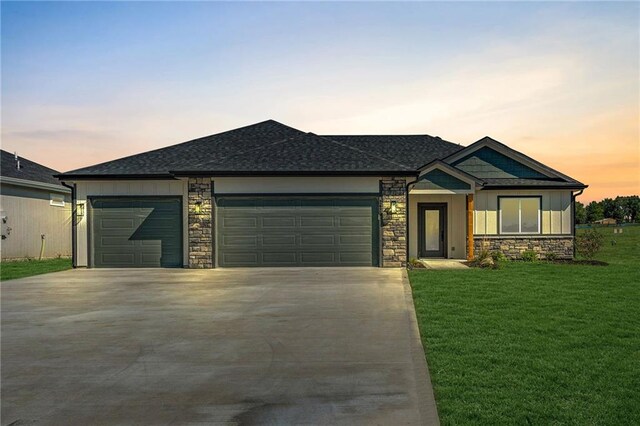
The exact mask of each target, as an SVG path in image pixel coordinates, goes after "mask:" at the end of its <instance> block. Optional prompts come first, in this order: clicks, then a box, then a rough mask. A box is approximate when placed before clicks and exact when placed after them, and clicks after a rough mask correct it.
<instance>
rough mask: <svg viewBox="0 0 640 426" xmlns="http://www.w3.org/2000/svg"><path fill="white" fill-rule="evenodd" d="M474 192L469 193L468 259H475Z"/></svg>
mask: <svg viewBox="0 0 640 426" xmlns="http://www.w3.org/2000/svg"><path fill="white" fill-rule="evenodd" d="M473 257H474V254H473V194H468V195H467V260H473Z"/></svg>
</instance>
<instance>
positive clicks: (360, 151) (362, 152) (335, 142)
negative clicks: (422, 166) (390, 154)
mask: <svg viewBox="0 0 640 426" xmlns="http://www.w3.org/2000/svg"><path fill="white" fill-rule="evenodd" d="M313 134H314V135H315V136H317V137H319V138H322V139H325V140H328V141H330V142H333V143H334V144H337V145H340V146H344V147H346V148H349V149H351V150H352V151H356V152H359V153H361V154H365V155H367V156H369V157H373V158H377V159H378V160H383V161H386V162H387V163H390V164H393V165H395V166H401V167H406V168H407V169H409V170H408V171H410V170H414V168H413V167H411V166H408V165H406V164H402V163H397V162H395V161H393V160H389V159H388V158H384V157H381V156H378V155H373V154H371V153H369V152H367V151H363V150H361V149H359V148H355V147H352V146H349V145H347V144H345V143H343V142H338V141H336V140H333V139H329V138H328V137H326V136H321V135H316V134H315V133H313ZM414 171H415V170H414Z"/></svg>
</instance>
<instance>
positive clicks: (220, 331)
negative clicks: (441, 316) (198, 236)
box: [1, 268, 437, 425]
mask: <svg viewBox="0 0 640 426" xmlns="http://www.w3.org/2000/svg"><path fill="white" fill-rule="evenodd" d="M1 290H2V336H1V337H2V367H1V368H2V371H1V373H2V424H5V425H9V424H16V425H18V424H19V425H24V424H32V423H37V424H61V425H62V424H64V425H70V424H83V425H84V424H154V425H160V424H367V425H375V424H380V425H383V424H384V425H386V424H392V425H400V424H403V425H413V424H416V425H417V424H435V423H437V415H436V410H435V404H434V401H433V394H432V391H431V387H430V382H429V377H428V371H427V368H426V363H425V361H424V354H423V351H422V347H421V345H420V341H419V338H418V334H417V325H416V322H415V316H414V312H413V307H412V306H413V305H412V303H411V294H410V290H409V287H408V285H407V283H406V278H405V276H403V271H402V270H399V269H379V268H322V269H321V268H304V269H302V268H296V269H293V268H282V269H276V268H272V269H219V270H206V271H203V270H200V271H197V270H182V269H180V270H167V269H153V270H141V269H136V270H122V269H111V270H73V271H66V272H59V273H55V274H48V275H42V276H38V277H32V278H25V279H21V280H15V281H8V282H4V283H2V285H1Z"/></svg>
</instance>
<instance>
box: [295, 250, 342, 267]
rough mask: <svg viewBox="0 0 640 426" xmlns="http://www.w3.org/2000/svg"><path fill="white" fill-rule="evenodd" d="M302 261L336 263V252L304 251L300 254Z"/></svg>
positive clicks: (304, 262)
mask: <svg viewBox="0 0 640 426" xmlns="http://www.w3.org/2000/svg"><path fill="white" fill-rule="evenodd" d="M300 263H302V264H303V265H305V264H327V265H331V264H334V263H336V255H335V253H329V252H317V253H315V252H302V253H301V254H300Z"/></svg>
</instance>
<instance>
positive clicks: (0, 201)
mask: <svg viewBox="0 0 640 426" xmlns="http://www.w3.org/2000/svg"><path fill="white" fill-rule="evenodd" d="M31 191H35V190H31ZM41 192H42V194H43V195H42V198H32V197H22V196H14V195H4V194H3V195H0V210H1V211H2V212H3V215H5V216H6V217H7V222H6V223H5V224H3V226H2V230H3V234H8V235H6V239H4V240H2V241H1V242H0V253H1V254H2V259H16V258H27V257H31V258H35V259H37V258H38V257H39V256H40V250H41V248H42V237H41V236H42V235H43V234H44V236H45V240H44V253H43V257H45V258H52V257H57V256H63V257H69V256H71V203H69V195H65V199H67V202H66V203H65V206H64V207H59V206H52V205H50V202H49V201H50V200H49V191H41ZM8 228H10V231H9V230H8Z"/></svg>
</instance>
